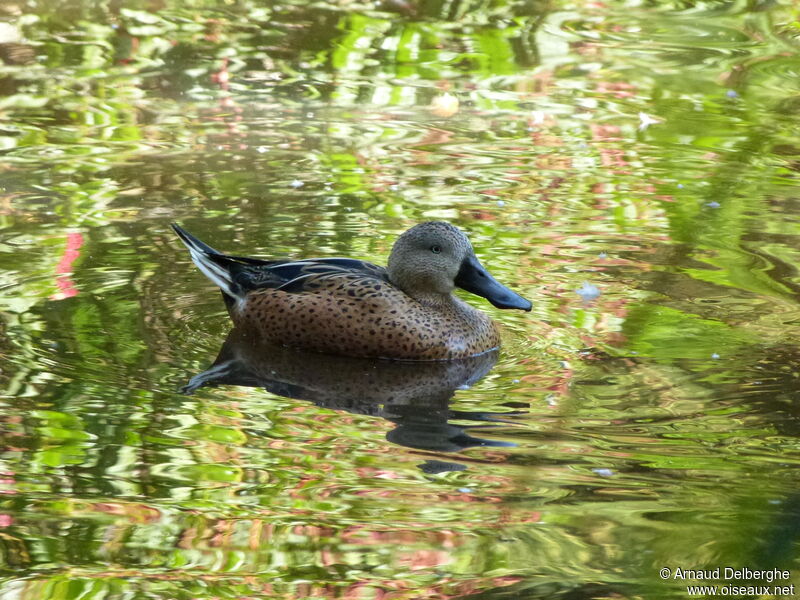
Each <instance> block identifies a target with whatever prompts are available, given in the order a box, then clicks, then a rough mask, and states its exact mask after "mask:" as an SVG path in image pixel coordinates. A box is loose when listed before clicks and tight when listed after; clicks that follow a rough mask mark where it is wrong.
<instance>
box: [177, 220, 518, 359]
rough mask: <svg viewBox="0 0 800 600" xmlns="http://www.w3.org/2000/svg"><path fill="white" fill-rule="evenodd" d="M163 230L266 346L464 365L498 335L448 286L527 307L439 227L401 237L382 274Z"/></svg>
mask: <svg viewBox="0 0 800 600" xmlns="http://www.w3.org/2000/svg"><path fill="white" fill-rule="evenodd" d="M173 228H174V229H175V231H176V233H177V234H178V235H179V236H180V237H181V239H182V240H183V241H184V243H185V244H186V245H187V246H188V248H189V250H190V252H191V255H192V260H193V261H194V262H195V264H196V265H197V266H198V267H199V268H200V270H201V271H202V272H203V273H204V274H206V275H207V276H208V277H209V278H210V279H211V280H212V281H214V283H216V284H217V285H219V286H220V287H221V288H222V291H223V292H224V295H225V297H226V302H227V303H228V308H229V312H230V314H231V318H232V319H233V321H234V323H235V324H236V325H237V327H239V328H243V329H245V330H248V331H254V332H256V333H257V334H258V336H260V337H261V338H263V339H264V340H265V341H267V342H270V343H278V344H282V345H285V346H289V347H294V348H298V349H301V350H310V351H316V352H323V353H326V354H338V355H344V356H354V357H381V358H394V359H405V360H443V359H456V358H466V357H468V356H474V355H476V354H480V353H482V352H486V351H487V350H491V349H493V348H496V347H498V346H499V345H500V336H499V334H498V331H497V328H496V326H495V324H494V323H493V322H492V320H491V319H490V318H489V317H488V316H487V315H486V314H484V313H482V312H481V311H479V310H476V309H474V308H472V307H471V306H469V305H468V304H466V303H465V302H462V301H461V300H460V299H458V298H457V297H456V296H454V295H453V294H452V291H453V289H454V288H455V285H456V283H455V282H456V281H459V285H461V286H462V287H466V288H467V289H470V290H471V291H473V293H477V294H480V295H483V296H485V297H487V298H489V299H490V300H491V301H492V302H493V303H495V304H496V305H498V306H502V307H508V308H521V309H523V310H529V309H530V303H529V302H528V301H527V300H525V299H524V298H521V297H519V296H518V295H517V294H515V293H514V292H512V291H511V290H509V289H507V288H505V287H504V286H502V285H501V284H499V283H498V282H497V281H496V280H494V278H492V277H491V275H489V274H488V272H486V271H485V269H483V267H482V266H481V265H480V263H479V262H478V260H477V258H476V257H475V254H474V252H473V250H472V246H471V245H470V243H469V240H468V239H467V237H466V236H465V235H464V234H463V233H462V232H461V231H460V230H459V229H458V228H456V227H454V226H453V225H450V224H449V223H444V222H436V221H434V222H429V223H422V224H420V225H417V226H415V227H412V228H411V229H409V230H408V231H406V232H405V233H404V234H403V235H401V236H400V237H399V238H398V240H397V242H396V243H395V245H394V247H393V248H392V253H391V255H390V257H389V263H388V266H387V268H385V269H384V268H383V267H379V266H376V265H373V264H370V263H366V262H364V261H360V260H354V259H347V258H326V259H304V260H299V261H287V260H279V261H264V260H260V259H253V258H245V257H236V256H228V255H225V254H221V253H219V252H217V251H216V250H214V249H213V248H211V247H210V246H207V245H206V244H204V243H203V242H201V241H200V240H198V239H197V238H194V237H193V236H192V235H191V234H189V233H188V232H187V231H185V230H183V229H182V228H181V227H179V226H177V225H173ZM465 273H466V274H467V275H465ZM498 303H499V304H498Z"/></svg>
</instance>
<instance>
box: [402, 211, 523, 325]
mask: <svg viewBox="0 0 800 600" xmlns="http://www.w3.org/2000/svg"><path fill="white" fill-rule="evenodd" d="M388 271H389V279H390V280H391V282H392V283H393V284H394V285H396V286H397V287H399V288H400V289H401V290H403V291H404V292H405V293H407V294H408V295H409V296H411V297H413V298H417V299H420V298H425V297H430V296H432V295H441V296H448V295H449V294H450V293H451V292H452V291H453V289H454V288H456V287H460V288H461V289H464V290H466V291H468V292H472V293H473V294H477V295H478V296H483V297H484V298H486V299H487V300H488V301H489V302H491V303H492V304H494V305H495V306H496V307H498V308H519V309H521V310H530V309H531V303H530V302H529V301H527V300H525V298H523V297H522V296H520V295H519V294H517V293H516V292H513V291H511V290H510V289H508V288H507V287H505V286H504V285H502V284H501V283H500V282H499V281H497V280H496V279H495V278H494V277H492V276H491V275H490V274H489V272H488V271H487V270H486V269H485V268H484V267H483V265H482V264H481V263H480V261H479V260H478V258H477V257H476V256H475V251H474V250H473V249H472V244H470V243H469V240H468V239H467V236H466V235H464V233H463V232H462V231H461V230H460V229H459V228H458V227H455V226H454V225H451V224H450V223H445V222H444V221H429V222H427V223H420V224H419V225H415V226H414V227H412V228H411V229H409V230H408V231H406V232H405V233H404V234H403V235H401V236H400V237H399V238H397V241H396V242H395V244H394V247H393V248H392V253H391V255H390V256H389V265H388Z"/></svg>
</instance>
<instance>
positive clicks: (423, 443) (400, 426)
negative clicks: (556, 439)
mask: <svg viewBox="0 0 800 600" xmlns="http://www.w3.org/2000/svg"><path fill="white" fill-rule="evenodd" d="M496 361H497V351H496V350H495V351H491V352H486V353H484V354H481V355H478V356H473V357H470V358H464V359H459V360H449V361H435V362H432V361H427V362H400V361H389V360H380V359H368V358H350V357H342V356H329V355H324V354H316V353H310V352H302V351H298V350H294V349H289V348H285V347H278V346H275V345H272V344H269V343H267V342H265V341H263V339H260V338H259V337H258V336H255V335H253V334H252V333H250V334H248V332H246V331H243V330H239V329H234V330H233V331H231V332H230V334H228V337H227V339H226V340H225V343H224V344H223V345H222V349H221V350H220V352H219V355H218V356H217V358H216V360H215V361H214V363H213V364H212V365H211V366H210V367H209V368H208V369H206V370H205V371H203V372H202V373H199V374H197V375H195V376H194V377H192V379H191V380H190V381H189V383H188V384H187V385H186V386H185V387H184V388H183V389H182V390H181V391H182V392H184V393H187V394H191V393H192V392H194V391H195V390H197V389H199V388H201V387H203V386H218V385H238V386H247V387H263V388H265V389H266V390H267V391H269V392H272V393H273V394H277V395H280V396H285V397H287V398H295V399H298V400H306V401H310V402H313V403H314V404H316V405H317V406H321V407H325V408H331V409H335V410H344V411H347V412H351V413H356V414H364V415H373V416H377V417H382V418H384V419H387V420H389V421H391V422H393V423H395V424H396V425H397V427H396V428H395V429H393V430H392V431H390V432H389V433H388V434H387V436H386V437H387V439H388V440H389V441H390V442H393V443H396V444H399V445H401V446H407V447H409V448H416V449H419V450H425V451H432V452H458V451H460V450H463V449H465V448H470V447H473V446H513V445H514V444H510V443H506V442H499V441H492V440H485V439H481V438H478V437H475V436H473V435H471V433H470V431H474V430H475V429H478V428H481V427H487V426H488V425H486V424H483V425H452V424H450V423H449V422H448V420H449V419H457V420H459V421H476V422H482V423H487V422H489V423H492V422H494V423H497V422H503V421H502V419H500V418H499V416H500V415H497V414H495V413H487V412H465V411H454V410H450V409H449V402H450V399H451V398H452V397H453V395H454V394H455V391H456V390H458V389H465V388H467V387H471V386H472V385H474V384H475V383H476V382H477V381H479V380H480V379H481V378H482V377H483V376H484V375H486V373H488V372H489V371H490V370H491V368H492V367H493V366H494V363H495V362H496ZM421 468H422V470H424V471H426V472H429V473H433V472H441V471H448V470H462V469H463V468H465V467H464V466H463V465H460V464H455V463H450V462H445V461H439V460H429V461H427V462H426V463H425V464H423V465H421Z"/></svg>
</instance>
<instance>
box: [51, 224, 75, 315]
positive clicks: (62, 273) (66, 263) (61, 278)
mask: <svg viewBox="0 0 800 600" xmlns="http://www.w3.org/2000/svg"><path fill="white" fill-rule="evenodd" d="M81 246H83V234H82V233H68V234H67V247H66V248H65V249H64V254H63V255H62V256H61V260H60V261H59V262H58V264H57V265H56V287H57V288H58V292H56V293H55V294H53V295H52V296H50V299H51V300H63V299H64V298H71V297H72V296H77V295H78V289H77V288H76V287H75V283H74V282H73V281H72V279H70V277H69V274H70V273H72V263H73V262H75V259H77V258H78V257H79V256H80V255H81V250H80V248H81Z"/></svg>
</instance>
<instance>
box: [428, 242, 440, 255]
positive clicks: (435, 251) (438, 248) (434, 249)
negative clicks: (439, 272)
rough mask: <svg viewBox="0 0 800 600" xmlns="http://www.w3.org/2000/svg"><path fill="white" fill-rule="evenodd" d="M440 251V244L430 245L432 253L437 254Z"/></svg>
mask: <svg viewBox="0 0 800 600" xmlns="http://www.w3.org/2000/svg"><path fill="white" fill-rule="evenodd" d="M441 251H442V247H441V246H437V245H436V244H434V245H433V246H431V252H433V253H434V254H439V253H440V252H441Z"/></svg>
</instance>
